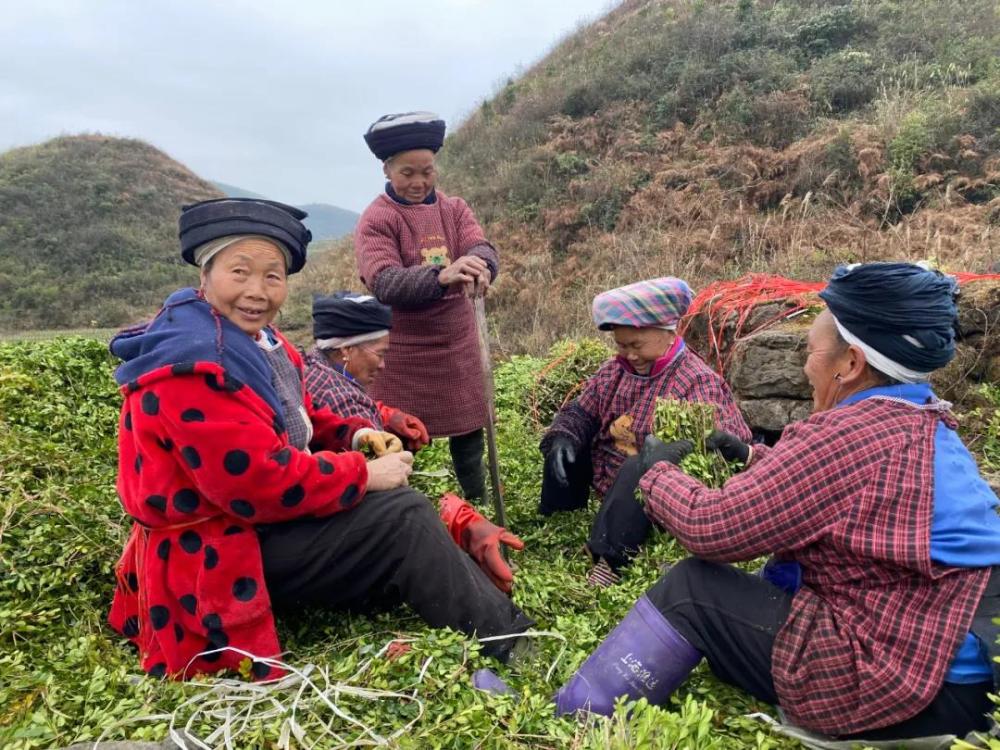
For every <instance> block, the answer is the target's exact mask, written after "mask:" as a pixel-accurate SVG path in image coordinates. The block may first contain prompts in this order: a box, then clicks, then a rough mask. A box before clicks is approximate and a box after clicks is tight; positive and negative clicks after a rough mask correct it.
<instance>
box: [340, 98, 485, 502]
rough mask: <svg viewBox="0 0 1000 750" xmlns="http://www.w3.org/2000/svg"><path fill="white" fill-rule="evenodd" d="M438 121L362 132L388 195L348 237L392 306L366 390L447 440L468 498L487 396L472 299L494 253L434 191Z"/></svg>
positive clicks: (385, 120) (469, 221)
mask: <svg viewBox="0 0 1000 750" xmlns="http://www.w3.org/2000/svg"><path fill="white" fill-rule="evenodd" d="M444 131H445V124H444V121H443V120H441V119H439V118H438V117H437V116H436V115H434V114H431V113H430V112H407V113H404V114H395V115H386V116H384V117H382V118H380V119H379V120H378V121H376V122H375V123H374V124H373V125H372V126H371V127H370V128H369V129H368V132H367V133H365V141H366V142H367V144H368V147H369V148H370V149H371V151H372V153H374V154H375V156H376V157H378V158H379V159H380V160H381V161H382V162H383V166H382V170H383V172H384V174H385V177H386V180H387V182H386V185H385V192H384V193H382V194H381V195H379V196H378V197H377V198H376V199H375V200H374V201H372V203H371V205H369V206H368V208H366V209H365V211H364V213H363V214H362V215H361V219H360V221H359V222H358V226H357V229H356V230H355V234H354V238H355V239H354V248H355V254H356V256H357V262H358V271H359V273H360V275H361V280H362V282H364V284H365V285H366V286H367V287H368V288H369V289H370V290H371V292H372V294H374V295H375V297H377V298H378V300H379V301H380V302H382V303H384V304H387V305H389V306H390V307H392V321H393V326H392V331H391V332H390V334H389V348H388V350H387V351H386V355H385V369H384V370H383V371H382V373H381V375H380V376H379V378H378V379H377V380H376V381H375V383H374V384H373V385H372V387H371V389H370V392H371V395H372V397H373V398H374V399H375V400H377V401H382V402H384V403H388V404H393V405H394V406H396V407H397V408H399V409H402V410H403V411H404V412H407V413H409V414H413V415H414V416H416V417H417V418H419V419H420V420H421V421H422V422H423V423H424V424H425V425H426V426H427V430H428V432H429V433H430V436H431V437H447V438H449V446H450V448H451V455H452V460H453V461H454V463H455V473H456V474H457V475H458V481H459V484H460V485H461V486H462V491H463V494H464V495H465V497H467V498H469V499H470V500H473V501H475V500H480V501H481V500H482V498H483V496H484V494H485V490H486V486H485V474H484V472H483V427H484V426H485V424H486V419H487V414H486V401H485V394H484V393H483V386H482V383H483V373H482V366H481V363H480V359H479V341H478V338H477V333H476V326H475V320H474V316H473V310H472V303H471V302H470V299H469V297H470V296H472V295H473V294H485V292H486V290H487V289H488V288H489V285H490V284H491V283H492V282H493V280H494V279H495V278H496V275H497V272H498V269H499V264H500V260H499V257H498V255H497V251H496V249H495V248H494V247H493V246H492V245H491V244H490V243H489V242H487V241H486V238H485V237H484V236H483V230H482V229H481V228H480V226H479V223H478V222H477V221H476V217H475V216H474V215H473V213H472V211H471V209H470V208H469V206H468V205H467V204H466V202H465V201H463V200H462V199H461V198H457V197H451V196H447V195H445V194H444V193H442V192H440V191H438V190H436V189H435V184H436V182H437V170H436V168H435V164H434V155H435V154H436V152H437V151H438V149H440V148H441V145H442V143H443V142H444Z"/></svg>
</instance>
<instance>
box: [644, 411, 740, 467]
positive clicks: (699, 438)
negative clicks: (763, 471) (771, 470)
mask: <svg viewBox="0 0 1000 750" xmlns="http://www.w3.org/2000/svg"><path fill="white" fill-rule="evenodd" d="M714 428H715V407H714V406H713V405H712V404H700V403H694V402H690V401H674V400H671V399H663V398H660V399H657V400H656V410H655V411H654V413H653V434H654V435H656V437H658V438H659V439H660V440H662V441H663V442H665V443H670V442H673V441H675V440H690V441H691V442H692V443H693V444H694V450H692V451H691V452H690V453H689V454H688V455H687V456H685V457H684V459H683V460H682V461H681V463H680V468H681V469H683V470H684V473H686V474H688V475H690V476H692V477H695V478H696V479H699V480H701V481H702V482H704V484H705V485H706V486H708V487H721V486H722V485H723V484H725V482H726V480H727V479H729V477H731V476H732V475H733V473H734V472H735V471H737V470H738V469H739V464H738V463H733V464H730V463H728V462H727V461H726V460H725V459H724V458H723V457H722V456H720V455H719V454H718V453H716V452H715V451H710V450H708V449H707V448H706V447H705V440H706V438H708V436H709V435H711V434H712V430H713V429H714Z"/></svg>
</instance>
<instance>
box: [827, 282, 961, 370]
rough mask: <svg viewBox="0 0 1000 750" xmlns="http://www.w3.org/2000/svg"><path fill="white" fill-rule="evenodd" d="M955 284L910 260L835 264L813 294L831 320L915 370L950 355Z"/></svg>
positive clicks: (942, 361) (941, 363)
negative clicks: (824, 286)
mask: <svg viewBox="0 0 1000 750" xmlns="http://www.w3.org/2000/svg"><path fill="white" fill-rule="evenodd" d="M957 290H958V287H957V284H956V282H955V279H954V278H952V277H951V276H945V275H944V274H942V273H940V272H939V271H930V270H927V269H925V268H922V267H920V266H918V265H914V264H912V263H865V264H862V265H854V266H840V267H838V268H837V270H836V271H834V273H833V276H832V277H831V278H830V282H829V283H828V284H827V287H826V289H824V290H823V291H822V292H820V293H819V296H820V297H822V298H823V300H824V301H825V302H826V304H827V306H828V307H829V308H830V312H831V313H833V316H834V317H835V318H836V319H837V321H838V322H839V323H840V324H841V325H842V326H843V327H844V328H846V329H847V330H848V331H850V332H851V333H852V334H854V335H855V336H857V337H858V338H859V339H860V340H861V341H863V342H864V343H865V344H867V345H868V346H870V347H871V348H872V349H874V350H875V351H877V352H878V353H880V354H882V355H884V356H886V357H888V358H889V359H891V360H892V361H893V362H896V363H898V364H900V365H902V366H903V367H906V368H908V369H910V370H914V371H916V372H924V373H927V372H931V371H932V370H936V369H938V368H939V367H944V366H945V365H946V364H948V362H950V361H951V359H952V357H954V356H955V323H956V318H957V316H958V308H957V307H956V305H955V298H956V296H957Z"/></svg>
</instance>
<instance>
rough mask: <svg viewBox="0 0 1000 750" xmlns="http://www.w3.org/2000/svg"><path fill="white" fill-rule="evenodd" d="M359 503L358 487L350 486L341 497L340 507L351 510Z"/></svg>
mask: <svg viewBox="0 0 1000 750" xmlns="http://www.w3.org/2000/svg"><path fill="white" fill-rule="evenodd" d="M357 501H358V485H356V484H349V485H347V487H346V488H345V489H344V491H343V492H342V493H341V495H340V507H341V508H350V507H351V506H352V505H354V503H356V502H357Z"/></svg>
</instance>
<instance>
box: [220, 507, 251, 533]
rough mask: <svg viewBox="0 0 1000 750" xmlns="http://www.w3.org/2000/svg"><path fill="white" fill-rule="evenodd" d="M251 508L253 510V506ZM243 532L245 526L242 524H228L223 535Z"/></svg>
mask: <svg viewBox="0 0 1000 750" xmlns="http://www.w3.org/2000/svg"><path fill="white" fill-rule="evenodd" d="M244 502H246V501H244ZM251 510H253V509H252V508H251ZM242 533H243V527H242V526H227V527H226V530H225V531H223V532H222V535H223V536H233V535H234V534H242Z"/></svg>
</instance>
